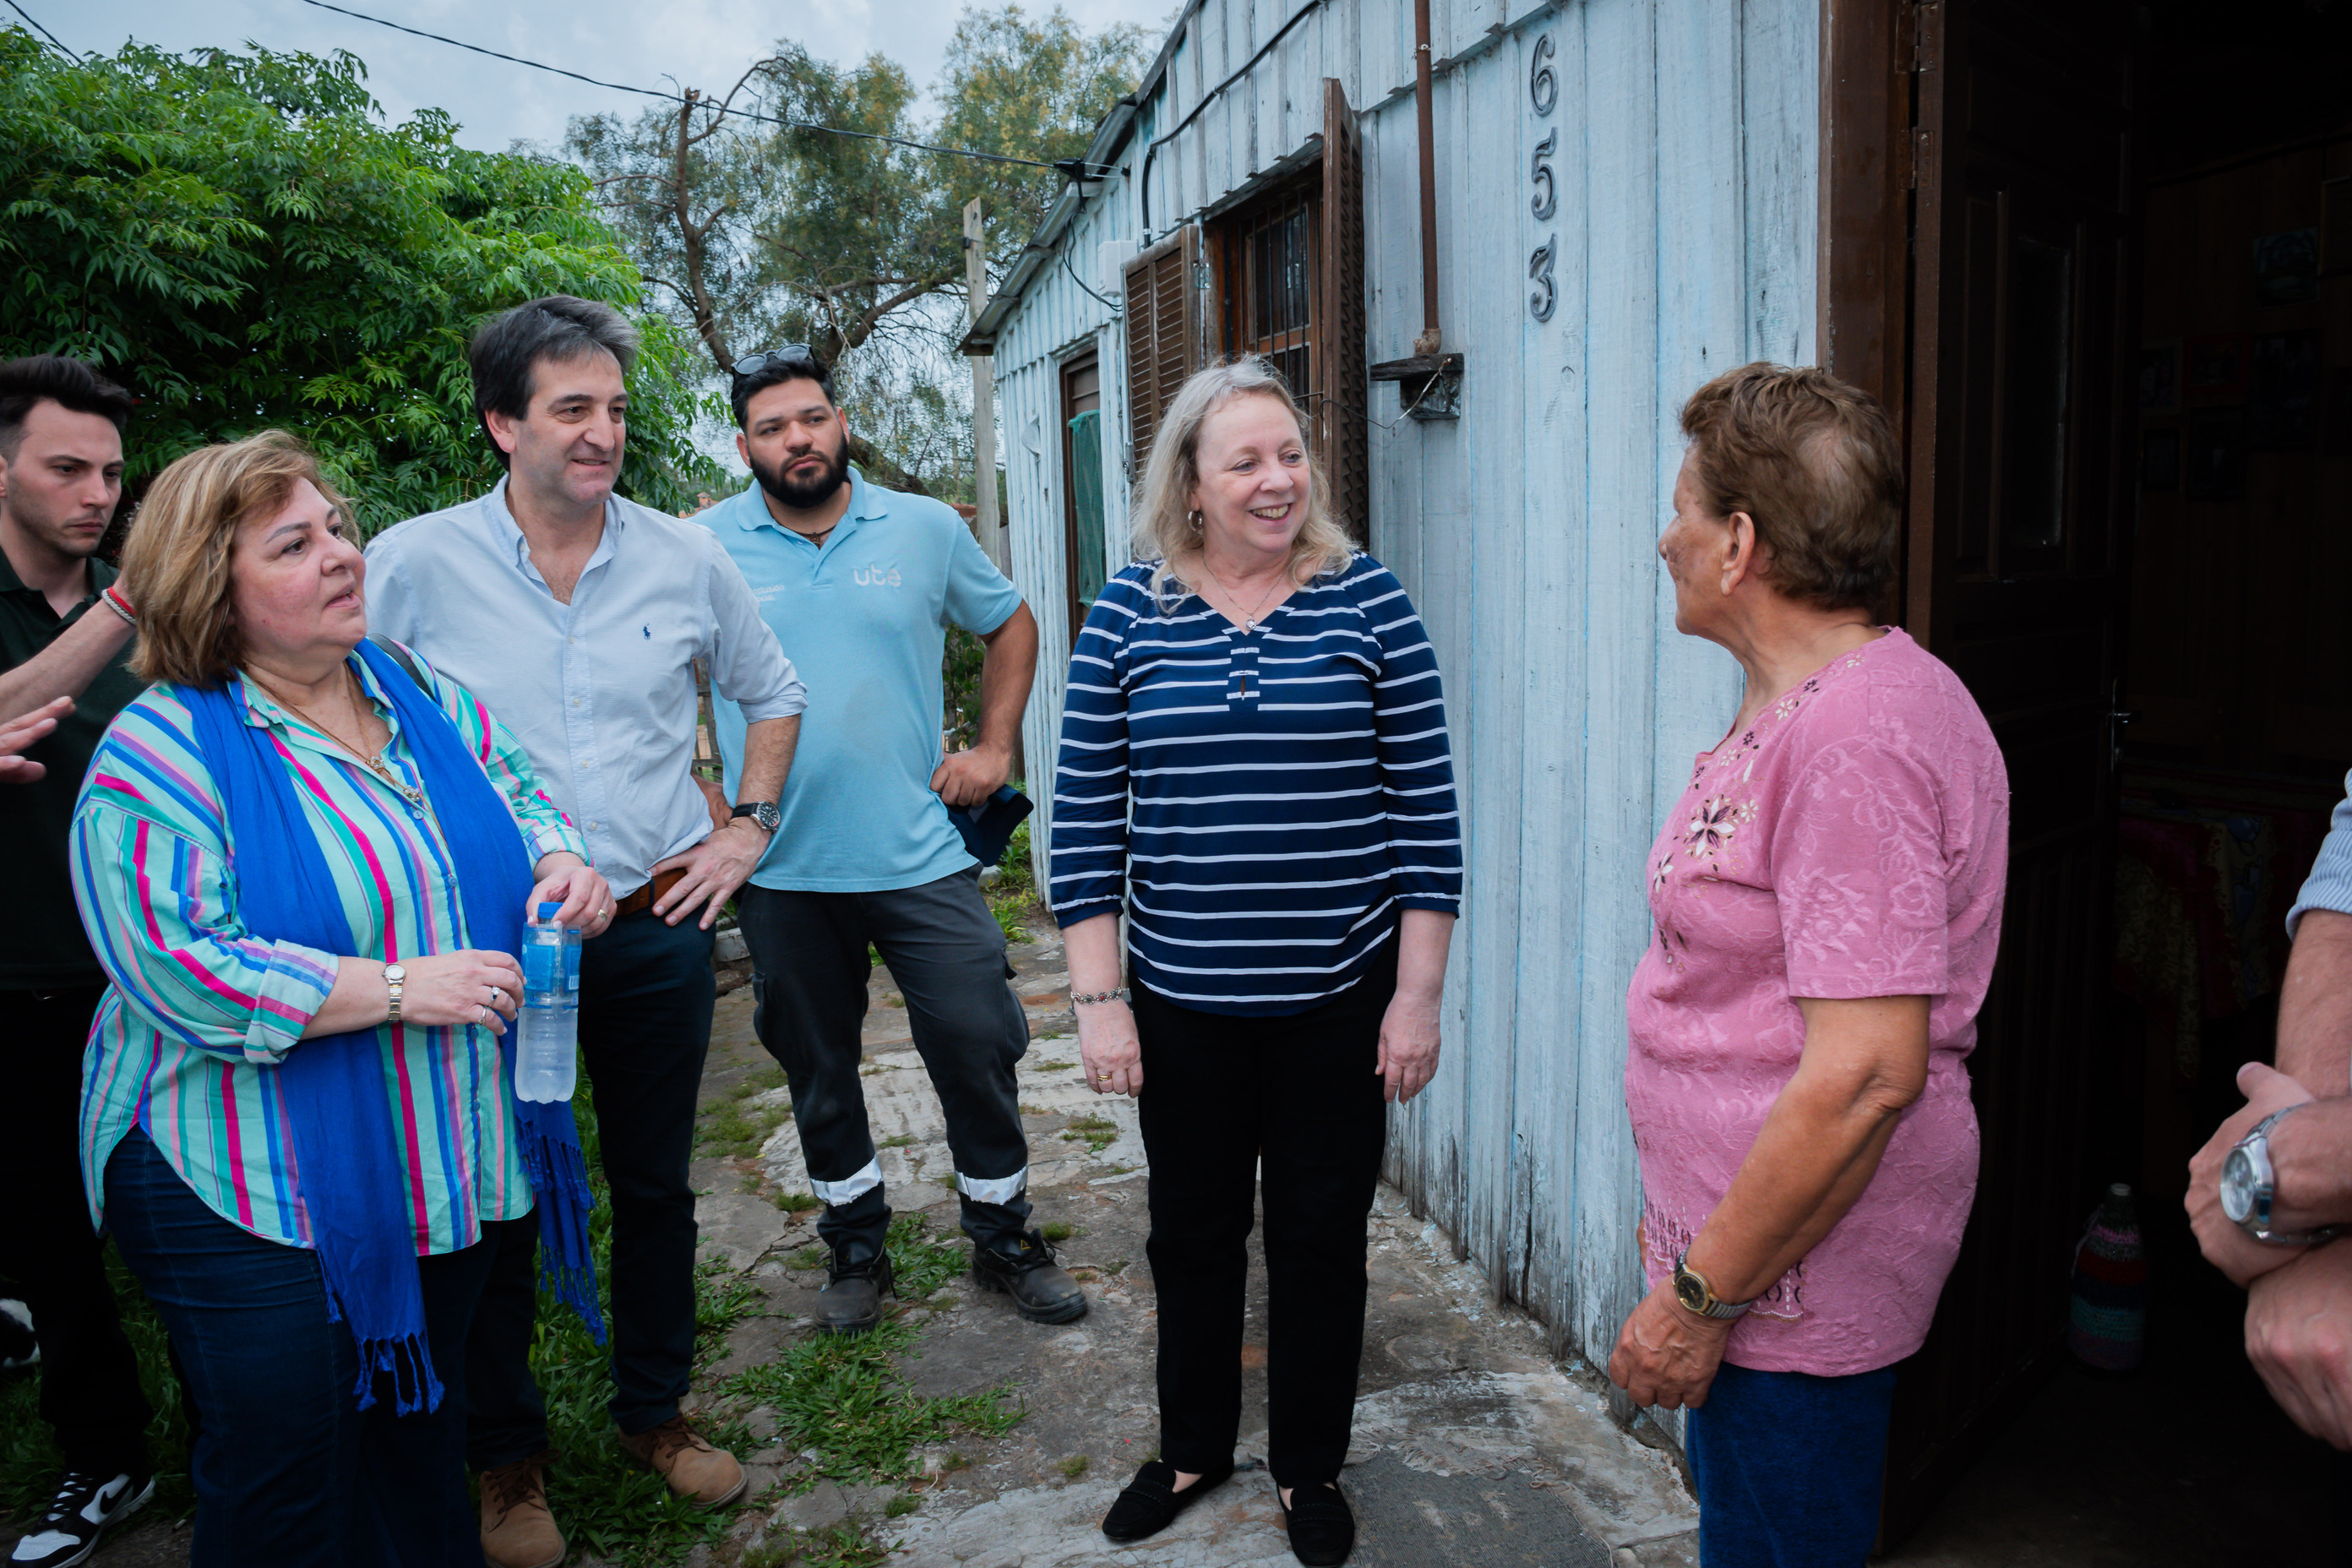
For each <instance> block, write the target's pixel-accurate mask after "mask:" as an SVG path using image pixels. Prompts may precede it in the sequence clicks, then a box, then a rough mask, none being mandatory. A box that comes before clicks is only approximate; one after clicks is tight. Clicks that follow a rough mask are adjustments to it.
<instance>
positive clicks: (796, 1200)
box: [774, 1193, 824, 1214]
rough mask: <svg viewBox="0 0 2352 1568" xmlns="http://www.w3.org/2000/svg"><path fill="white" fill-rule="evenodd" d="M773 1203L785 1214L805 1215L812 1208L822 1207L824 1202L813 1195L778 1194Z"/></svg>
mask: <svg viewBox="0 0 2352 1568" xmlns="http://www.w3.org/2000/svg"><path fill="white" fill-rule="evenodd" d="M774 1202H775V1205H776V1206H777V1207H778V1208H780V1209H782V1210H783V1211H784V1212H785V1213H786V1214H806V1213H808V1211H809V1210H811V1209H813V1208H819V1207H822V1206H823V1205H824V1199H822V1198H820V1197H818V1196H817V1195H816V1194H814V1193H778V1194H776V1196H775V1199H774Z"/></svg>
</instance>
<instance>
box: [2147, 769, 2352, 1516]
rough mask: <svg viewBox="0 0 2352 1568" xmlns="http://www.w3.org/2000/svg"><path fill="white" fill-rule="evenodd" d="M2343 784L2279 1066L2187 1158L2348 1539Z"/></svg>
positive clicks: (2220, 1257)
mask: <svg viewBox="0 0 2352 1568" xmlns="http://www.w3.org/2000/svg"><path fill="white" fill-rule="evenodd" d="M2344 790H2345V798H2344V800H2343V801H2342V802H2341V803H2340V804H2339V805H2337V806H2336V816H2335V821H2334V824H2333V826H2332V827H2331V829H2330V831H2329V833H2328V835H2327V837H2326V842H2325V843H2323V844H2322V845H2321V846H2320V850H2319V856H2318V858H2317V860H2316V861H2315V863H2314V864H2313V866H2312V868H2311V874H2310V875H2309V876H2308V877H2307V878H2305V879H2304V883H2303V887H2302V889H2301V890H2300V891H2299V892H2298V893H2297V894H2296V895H2295V900H2294V909H2293V910H2290V911H2289V912H2288V914H2287V934H2288V935H2289V936H2290V937H2291V938H2293V939H2294V952H2292V953H2291V954H2289V955H2288V958H2287V965H2286V974H2285V976H2284V979H2283V980H2282V982H2281V984H2280V985H2279V1003H2278V1031H2277V1035H2276V1038H2275V1043H2274V1052H2273V1059H2274V1060H2275V1061H2276V1063H2277V1066H2276V1067H2275V1068H2271V1067H2266V1066H2264V1065H2263V1063H2261V1062H2259V1061H2253V1062H2248V1063H2246V1064H2245V1065H2244V1066H2243V1067H2242V1068H2239V1069H2238V1088H2239V1089H2240V1091H2241V1092H2242V1093H2243V1094H2244V1095H2245V1096H2246V1104H2245V1107H2244V1109H2242V1110H2240V1111H2238V1112H2237V1113H2236V1114H2235V1115H2233V1116H2231V1118H2230V1119H2229V1120H2228V1121H2224V1122H2222V1123H2221V1131H2218V1132H2216V1133H2214V1135H2213V1137H2212V1139H2211V1141H2210V1142H2208V1143H2207V1144H2206V1145H2205V1147H2204V1148H2202V1149H2200V1150H2199V1151H2198V1152H2197V1156H2196V1158H2195V1159H2193V1160H2191V1161H2190V1162H2189V1200H2188V1201H2189V1219H2190V1222H2191V1224H2192V1225H2194V1226H2195V1227H2196V1231H2197V1239H2198V1242H2199V1244H2200V1246H2202V1247H2203V1248H2204V1250H2205V1257H2206V1258H2207V1260H2208V1261H2210V1262H2211V1263H2212V1264H2213V1265H2214V1266H2215V1267H2217V1268H2221V1270H2222V1271H2223V1272H2224V1273H2226V1274H2228V1275H2229V1276H2230V1278H2231V1279H2232V1280H2234V1281H2236V1282H2237V1283H2238V1284H2240V1285H2243V1286H2245V1287H2246V1289H2247V1301H2246V1356H2247V1359H2248V1360H2249V1361H2251V1362H2252V1363H2253V1365H2254V1370H2255V1371H2256V1372H2258V1373H2261V1374H2262V1378H2263V1384H2264V1385H2265V1386H2267V1387H2268V1388H2269V1389H2270V1391H2271V1395H2272V1397H2273V1398H2274V1399H2276V1400H2277V1401H2278V1402H2279V1405H2280V1407H2281V1408H2282V1409H2284V1411H2285V1412H2286V1413H2287V1415H2289V1416H2290V1417H2292V1418H2293V1420H2294V1424H2295V1425H2296V1426H2300V1427H2302V1428H2303V1429H2304V1430H2305V1431H2306V1432H2308V1433H2310V1434H2311V1435H2312V1436H2315V1437H2317V1438H2320V1439H2322V1440H2323V1441H2325V1442H2326V1443H2327V1444H2329V1445H2330V1446H2331V1447H2335V1448H2336V1449H2337V1450H2339V1451H2338V1453H2337V1454H2336V1475H2337V1485H2336V1489H2335V1491H2334V1494H2333V1495H2334V1496H2336V1499H2337V1504H2336V1519H2337V1535H2338V1538H2339V1539H2338V1545H2339V1546H2343V1545H2347V1544H2352V1508H2347V1505H2346V1503H2345V1501H2344V1500H2345V1499H2346V1498H2347V1497H2352V1489H2347V1486H2352V1365H2347V1362H2346V1358H2345V1354H2344V1331H2343V1325H2344V1324H2345V1323H2346V1322H2347V1321H2352V1236H2347V1235H2343V1234H2342V1233H2343V1232H2346V1231H2352V774H2347V775H2346V776H2345V780H2344ZM2290 1111H2292V1113H2293V1114H2292V1115H2290V1114H2289V1112H2290ZM2241 1150H2242V1151H2243V1152H2242V1154H2238V1155H2237V1159H2236V1161H2234V1162H2233V1160H2232V1155H2233V1152H2237V1151H2241ZM2233 1163H2234V1164H2235V1174H2236V1176H2237V1181H2236V1182H2235V1183H2230V1182H2228V1181H2227V1180H2226V1179H2225V1176H2224V1173H2225V1172H2229V1171H2231V1168H2232V1165H2233ZM2231 1186H2234V1188H2235V1196H2236V1199H2237V1202H2238V1204H2240V1205H2243V1208H2242V1212H2240V1213H2239V1214H2238V1215H2236V1217H2235V1218H2234V1219H2233V1218H2232V1217H2231V1208H2232V1205H2231V1203H2230V1202H2229V1201H2227V1200H2226V1199H2225V1198H2224V1196H2223V1193H2224V1190H2225V1187H2231ZM2250 1232H2251V1233H2252V1234H2249V1233H2250ZM2331 1236H2333V1237H2336V1239H2334V1240H2329V1239H2327V1238H2328V1237H2331ZM2266 1244H2267V1245H2266Z"/></svg>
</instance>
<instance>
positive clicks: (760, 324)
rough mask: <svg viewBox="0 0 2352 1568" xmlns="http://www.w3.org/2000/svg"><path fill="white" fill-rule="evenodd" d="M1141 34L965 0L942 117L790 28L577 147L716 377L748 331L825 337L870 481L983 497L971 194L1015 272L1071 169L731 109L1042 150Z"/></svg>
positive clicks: (605, 120)
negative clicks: (693, 91) (969, 246)
mask: <svg viewBox="0 0 2352 1568" xmlns="http://www.w3.org/2000/svg"><path fill="white" fill-rule="evenodd" d="M1147 44H1148V38H1147V36H1146V35H1145V33H1144V32H1143V30H1142V29H1141V28H1139V27H1136V26H1129V25H1121V26H1113V27H1109V28H1107V29H1105V30H1104V31H1102V32H1099V33H1088V32H1087V31H1086V30H1085V29H1084V28H1082V27H1081V26H1078V24H1077V23H1076V22H1075V21H1073V20H1072V19H1071V17H1070V16H1069V15H1068V14H1067V13H1066V12H1065V11H1063V10H1062V9H1061V8H1060V7H1059V6H1056V7H1055V9H1054V10H1053V11H1051V12H1049V13H1046V14H1045V15H1043V16H1034V17H1033V16H1030V15H1029V14H1027V13H1025V12H1024V11H1023V10H1022V9H1021V7H1020V6H1019V5H1006V6H1003V8H1001V9H995V10H986V9H968V10H966V11H965V12H964V14H963V16H962V17H961V19H960V21H959V22H958V24H957V27H956V31H955V34H954V36H953V37H951V38H950V41H949V44H948V47H947V51H946V54H945V57H944V62H943V64H944V71H943V76H942V79H940V81H939V82H937V83H935V84H934V86H933V89H932V94H931V96H932V98H933V99H934V100H936V101H938V102H940V103H941V104H944V105H947V106H948V107H947V109H946V110H945V112H944V113H943V115H942V116H941V117H940V120H938V121H935V122H934V121H925V120H924V119H923V118H921V116H920V113H919V110H920V106H921V103H922V100H923V96H924V95H923V94H922V92H921V91H920V90H919V88H918V86H917V84H916V83H915V82H914V81H913V80H912V79H910V78H908V75H907V73H906V71H905V69H904V68H901V67H900V66H898V65H897V64H896V63H894V62H893V61H891V60H889V59H887V58H884V57H883V56H881V55H878V54H877V55H872V56H869V57H867V58H866V59H864V60H861V61H858V62H856V63H855V64H851V65H835V64H834V63H832V62H830V61H827V60H821V59H818V58H815V57H814V56H813V55H811V54H810V53H809V52H808V51H807V50H806V49H805V48H804V47H802V46H800V45H798V44H795V43H793V42H791V41H790V40H784V41H782V42H780V43H779V44H778V45H777V46H776V51H775V53H773V54H772V55H770V56H769V57H767V58H764V59H760V60H755V61H747V62H746V64H747V67H748V68H747V70H746V72H745V74H744V76H743V77H742V78H741V79H740V80H739V81H737V82H736V83H735V84H734V86H733V87H732V88H731V89H729V90H728V91H727V92H726V93H725V94H723V95H722V94H713V95H711V96H710V97H709V98H701V99H698V100H697V101H696V102H695V103H693V104H686V105H678V106H677V107H671V108H660V109H648V110H645V111H643V112H642V113H640V114H639V115H637V116H636V117H635V119H634V120H625V119H624V118H623V117H621V116H619V115H600V116H593V117H582V118H580V119H576V120H574V121H572V125H571V128H570V130H569V132H567V134H566V137H565V141H564V149H565V151H566V152H567V153H570V154H571V155H572V157H574V158H576V159H578V160H579V161H580V162H581V163H582V164H583V167H585V168H586V169H587V170H588V172H589V174H591V176H592V177H593V180H594V182H595V188H596V190H597V192H598V194H599V196H600V198H601V199H602V200H603V201H604V204H605V205H606V208H607V210H608V211H610V212H611V213H612V215H613V219H614V224H615V226H617V227H618V228H619V230H620V231H621V233H622V234H623V235H624V236H625V238H626V240H627V242H628V245H629V247H630V253H631V255H632V256H634V257H635V258H636V260H637V262H638V264H639V266H640V267H641V268H643V270H644V273H645V276H646V283H647V287H648V289H650V290H651V295H652V300H653V302H654V303H656V304H657V305H658V306H659V307H660V308H661V309H662V310H665V311H667V312H668V313H670V314H671V315H672V316H673V318H674V319H675V320H676V321H677V323H678V327H679V330H680V331H681V332H682V333H691V334H692V335H693V336H695V337H696V338H698V339H699V340H700V342H701V345H702V348H703V350H704V352H705V353H707V354H708V356H709V359H708V363H709V366H710V368H711V370H712V372H713V373H714V374H715V373H716V372H718V371H719V370H723V369H724V368H725V367H726V366H727V365H729V364H731V363H733V362H734V361H735V360H736V359H737V358H739V357H740V356H741V355H742V354H744V353H749V352H751V350H754V349H758V348H765V347H772V346H774V345H776V344H779V343H783V342H805V343H809V344H812V345H813V346H814V348H815V349H816V351H817V352H818V353H819V354H821V355H822V356H824V358H825V359H826V360H827V361H828V362H829V363H833V364H834V365H835V370H836V373H837V375H838V377H839V384H838V387H837V390H838V391H839V393H840V395H841V396H842V398H843V401H844V405H845V407H847V409H848V410H849V413H850V420H851V426H852V430H853V432H854V434H856V436H858V437H862V438H863V439H864V441H865V442H866V443H868V444H869V445H868V446H867V447H866V449H863V450H860V451H858V452H856V456H857V458H858V460H859V461H860V462H861V463H862V464H864V465H865V466H866V469H867V471H868V472H869V473H870V474H871V475H872V476H873V477H874V478H875V479H877V481H879V482H881V483H884V484H887V485H891V486H893V488H905V487H904V482H903V481H905V480H908V479H911V480H913V481H914V483H915V484H917V485H919V487H920V488H922V489H926V490H928V491H929V492H930V493H933V494H938V495H941V496H944V497H946V498H948V499H950V500H971V499H972V496H973V493H974V490H973V483H972V474H971V433H970V420H971V386H970V381H971V377H970V373H969V371H968V370H966V368H965V366H964V364H963V362H962V361H961V360H960V359H957V358H955V357H953V356H952V354H951V353H948V352H947V351H948V350H950V348H951V346H952V345H953V343H954V342H956V341H957V340H958V339H959V338H961V336H962V332H963V322H964V320H965V314H966V312H965V310H964V309H963V303H964V288H965V283H964V279H965V268H964V252H963V206H964V204H965V203H966V202H968V201H971V200H972V199H974V198H978V199H979V200H980V202H981V203H982V211H983V212H984V213H985V215H986V216H987V221H988V250H989V260H990V264H991V266H992V268H994V270H995V272H996V273H997V275H999V276H1002V274H1003V270H1004V268H1007V267H1009V266H1010V265H1011V263H1012V260H1013V257H1014V256H1015V255H1017V254H1018V252H1019V251H1020V249H1021V247H1023V246H1024V244H1025V243H1027V241H1028V238H1029V237H1030V235H1031V234H1032V233H1033V232H1034V230H1035V228H1036V226H1037V224H1038V223H1039V222H1040V221H1041V220H1042V219H1043V218H1044V216H1045V211H1046V209H1047V207H1048V206H1049V205H1051V204H1052V202H1053V201H1054V198H1055V196H1056V195H1059V194H1060V192H1061V190H1062V186H1063V181H1062V177H1061V176H1060V175H1059V174H1056V173H1055V172H1054V171H1053V170H1051V169H1048V168H1037V167H1030V166H1026V165H1023V164H1017V163H985V162H982V161H979V160H975V159H971V158H964V157H958V156H953V155H950V154H946V153H928V152H923V151H920V150H919V149H916V148H912V147H906V146H899V145H895V144H893V143H891V142H880V141H873V140H866V139H863V138H858V137H848V136H835V135H828V134H826V133H825V132H819V131H810V130H790V129H786V128H784V127H782V126H780V125H772V124H765V123H761V122H760V121H751V120H746V119H744V118H742V117H741V116H740V115H736V116H731V117H730V116H729V115H727V114H726V113H724V112H723V109H724V108H726V107H731V108H734V109H738V110H740V109H744V108H754V109H756V110H758V111H759V112H761V113H764V114H767V115H770V116H772V117H774V118H777V119H782V120H791V121H802V122H806V123H811V124H822V125H828V126H835V127H839V128H842V129H844V130H850V131H858V132H868V133H869V134H870V135H872V136H889V137H897V138H900V139H902V140H905V141H915V142H931V143H934V144H938V145H945V146H952V147H967V148H971V149H972V150H974V151H979V152H987V153H1001V154H1003V155H1007V156H1011V157H1015V158H1025V159H1034V160H1037V161H1039V162H1041V163H1051V162H1053V161H1054V160H1055V159H1066V158H1073V157H1076V156H1078V155H1080V154H1081V153H1084V152H1085V151H1086V148H1087V142H1089V141H1090V140H1091V139H1092V136H1093V133H1094V130H1095V127H1096V126H1097V124H1098V123H1100V121H1101V120H1102V118H1103V116H1104V115H1105V114H1107V113H1108V111H1109V110H1110V108H1111V105H1112V104H1114V103H1115V102H1117V101H1118V98H1119V96H1120V95H1121V94H1123V93H1125V92H1126V91H1128V90H1129V88H1131V87H1132V86H1133V85H1134V83H1135V80H1136V77H1137V75H1138V73H1139V71H1140V70H1141V68H1142V66H1143V62H1144V60H1145V59H1146V58H1147ZM893 469H895V470H897V472H896V473H895V474H894V473H893V472H892V470H893Z"/></svg>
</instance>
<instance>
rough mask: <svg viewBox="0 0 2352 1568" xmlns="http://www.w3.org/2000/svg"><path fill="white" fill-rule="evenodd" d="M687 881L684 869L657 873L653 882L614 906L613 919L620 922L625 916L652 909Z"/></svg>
mask: <svg viewBox="0 0 2352 1568" xmlns="http://www.w3.org/2000/svg"><path fill="white" fill-rule="evenodd" d="M685 880H686V872H685V871H684V870H683V869H682V868H681V869H679V870H675V871H659V872H656V873H655V875H654V879H653V880H652V881H650V882H647V883H646V885H645V886H644V887H642V888H639V889H637V890H636V891H635V892H634V893H631V894H630V895H629V896H628V897H627V898H625V899H623V900H620V901H619V902H618V903H616V904H614V906H613V918H614V920H619V919H620V918H621V917H622V916H623V915H634V914H639V913H642V912H644V911H645V910H649V909H652V908H653V907H654V906H655V905H656V904H657V903H659V902H660V901H661V900H663V899H664V898H665V897H667V895H668V893H669V890H670V889H672V888H675V887H677V885H678V884H679V883H680V882H683V881H685Z"/></svg>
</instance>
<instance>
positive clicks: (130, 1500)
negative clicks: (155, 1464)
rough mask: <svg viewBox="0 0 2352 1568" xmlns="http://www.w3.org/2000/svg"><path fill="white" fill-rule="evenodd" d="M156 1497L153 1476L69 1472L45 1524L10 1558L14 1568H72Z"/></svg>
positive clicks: (44, 1518) (27, 1535)
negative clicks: (101, 1539) (103, 1538)
mask: <svg viewBox="0 0 2352 1568" xmlns="http://www.w3.org/2000/svg"><path fill="white" fill-rule="evenodd" d="M154 1495H155V1477H154V1475H153V1473H152V1472H149V1473H146V1474H142V1475H130V1474H122V1475H114V1476H97V1475H91V1474H90V1473H89V1472H88V1471H86V1470H72V1471H68V1473H67V1475H66V1479H64V1480H63V1481H62V1482H60V1483H59V1484H58V1495H57V1496H56V1498H54V1499H53V1500H51V1501H50V1503H49V1508H48V1511H47V1513H45V1514H43V1515H42V1516H41V1522H40V1523H38V1524H37V1525H35V1526H34V1527H33V1528H32V1529H30V1530H28V1531H26V1532H25V1537H24V1539H23V1540H21V1541H19V1542H16V1551H15V1552H12V1553H10V1554H9V1558H8V1562H9V1563H10V1565H11V1568H26V1565H28V1564H29V1565H30V1568H73V1565H74V1564H75V1563H86V1562H88V1561H89V1554H90V1553H91V1552H96V1551H97V1550H98V1538H99V1537H100V1536H101V1535H103V1534H104V1533H106V1531H108V1530H109V1529H110V1528H112V1527H113V1526H115V1525H118V1524H120V1523H121V1522H122V1521H124V1520H126V1519H128V1518H130V1517H131V1514H132V1513H134V1512H136V1511H137V1510H138V1508H139V1505H140V1504H142V1503H143V1502H145V1501H146V1500H148V1499H149V1498H151V1497H153V1496H154Z"/></svg>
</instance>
